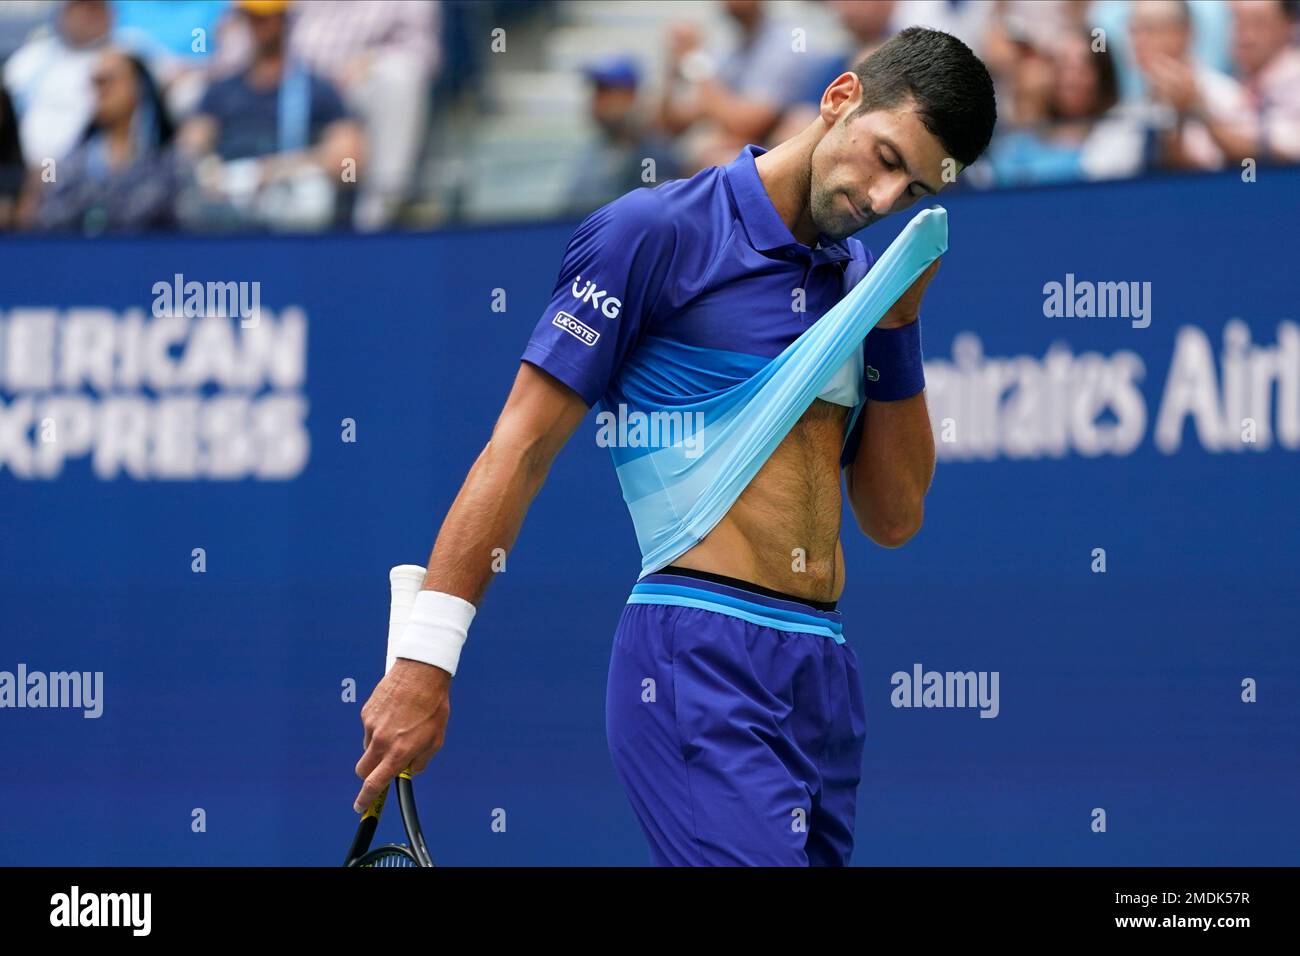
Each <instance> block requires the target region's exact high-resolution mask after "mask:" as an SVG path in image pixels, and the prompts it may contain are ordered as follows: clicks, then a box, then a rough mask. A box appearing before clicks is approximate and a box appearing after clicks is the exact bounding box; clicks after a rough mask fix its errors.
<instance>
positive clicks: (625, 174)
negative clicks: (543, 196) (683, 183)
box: [569, 57, 679, 213]
mask: <svg viewBox="0 0 1300 956" xmlns="http://www.w3.org/2000/svg"><path fill="white" fill-rule="evenodd" d="M585 73H586V75H587V79H588V80H589V81H590V82H591V106H590V109H591V118H592V120H593V121H594V122H595V124H596V126H597V127H598V128H599V130H600V137H601V141H600V144H599V145H598V146H597V147H596V148H595V149H592V150H590V151H588V152H586V153H585V154H584V155H583V158H582V160H581V161H580V162H579V164H578V169H577V170H576V173H575V175H574V179H573V184H572V185H571V186H570V188H569V206H570V208H571V209H572V210H573V211H574V212H575V213H588V212H591V210H593V209H596V208H597V207H599V206H603V205H604V204H605V203H607V202H611V201H613V200H614V199H617V198H618V197H619V196H621V195H623V194H624V193H625V192H629V191H630V190H633V189H637V188H639V187H641V186H647V185H654V184H655V183H657V182H662V181H663V180H665V179H674V178H676V177H677V175H678V172H679V171H678V168H677V161H676V158H675V157H674V155H673V152H672V147H671V145H670V144H669V143H668V142H667V141H666V140H664V139H663V137H661V136H660V135H659V134H658V133H656V132H654V131H653V130H650V129H649V128H648V127H647V125H646V123H645V122H644V120H643V119H642V117H641V116H639V115H638V113H637V87H638V85H639V83H640V72H639V70H638V69H637V66H636V63H635V62H634V61H633V60H632V59H631V58H629V57H611V58H609V59H606V60H602V61H600V62H597V63H593V64H591V65H590V66H588V67H587V69H586V70H585ZM646 160H651V161H652V163H653V167H652V172H653V175H652V178H649V179H647V178H646V175H647V172H648V170H647V167H646V165H645V164H646Z"/></svg>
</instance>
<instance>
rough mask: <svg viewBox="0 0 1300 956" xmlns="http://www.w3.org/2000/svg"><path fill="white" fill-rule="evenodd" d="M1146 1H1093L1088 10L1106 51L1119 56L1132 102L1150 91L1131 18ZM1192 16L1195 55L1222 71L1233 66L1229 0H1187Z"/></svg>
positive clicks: (1124, 91)
mask: <svg viewBox="0 0 1300 956" xmlns="http://www.w3.org/2000/svg"><path fill="white" fill-rule="evenodd" d="M1144 2H1145V0H1092V2H1091V3H1089V4H1088V5H1087V6H1088V9H1087V15H1088V16H1087V20H1088V26H1090V27H1093V28H1095V29H1096V30H1099V31H1101V32H1100V34H1099V36H1101V37H1104V39H1105V41H1106V50H1107V52H1109V53H1110V55H1111V56H1112V57H1114V59H1115V69H1116V71H1117V72H1118V73H1119V96H1120V100H1121V101H1124V102H1130V101H1133V100H1136V99H1139V98H1140V97H1141V96H1142V95H1143V94H1144V93H1145V92H1146V81H1145V80H1144V79H1143V78H1142V71H1141V70H1139V69H1138V66H1137V60H1136V59H1135V58H1134V55H1133V44H1132V43H1131V42H1130V39H1129V37H1130V34H1129V29H1128V18H1129V15H1130V14H1131V13H1132V12H1133V10H1135V9H1137V7H1138V6H1140V5H1141V4H1142V3H1144ZM1187 7H1188V10H1189V11H1190V13H1191V16H1192V57H1193V59H1195V61H1196V62H1197V63H1200V64H1202V65H1203V66H1208V67H1209V68H1210V69H1212V70H1217V71H1218V72H1220V73H1227V72H1229V71H1230V70H1231V69H1232V57H1231V55H1230V51H1229V49H1228V46H1229V44H1228V36H1229V33H1230V32H1231V30H1230V19H1231V14H1230V13H1229V11H1228V4H1227V0H1187Z"/></svg>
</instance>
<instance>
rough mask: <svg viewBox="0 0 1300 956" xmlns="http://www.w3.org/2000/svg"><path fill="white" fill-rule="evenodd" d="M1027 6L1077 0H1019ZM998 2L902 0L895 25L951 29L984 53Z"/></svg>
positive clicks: (983, 0) (951, 31)
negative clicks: (990, 19) (991, 20)
mask: <svg viewBox="0 0 1300 956" xmlns="http://www.w3.org/2000/svg"><path fill="white" fill-rule="evenodd" d="M1016 2H1017V3H1018V4H1023V5H1025V6H1027V7H1038V6H1045V7H1053V6H1057V5H1059V4H1061V3H1066V2H1073V0H1016ZM993 7H994V4H993V3H992V2H990V0H902V2H900V3H899V4H898V7H897V8H896V9H895V10H894V27H895V29H896V30H901V29H903V28H904V27H929V28H930V29H931V30H942V31H943V32H944V33H951V34H952V35H953V36H955V37H956V38H957V39H959V40H961V41H962V42H963V43H965V44H966V45H967V46H968V47H970V48H971V49H972V50H974V51H975V53H976V55H978V56H981V57H982V56H983V55H984V51H983V49H982V43H983V41H984V36H985V34H986V33H987V31H988V23H989V18H990V17H991V16H992V15H993Z"/></svg>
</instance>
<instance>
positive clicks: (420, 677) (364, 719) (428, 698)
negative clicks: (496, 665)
mask: <svg viewBox="0 0 1300 956" xmlns="http://www.w3.org/2000/svg"><path fill="white" fill-rule="evenodd" d="M450 716H451V675H450V674H448V673H447V672H446V671H445V670H443V669H442V668H441V667H434V666H433V665H431V664H423V663H421V662H420V661H411V660H406V659H405V658H398V660H397V661H396V663H394V664H393V669H392V670H390V671H389V672H388V673H387V674H386V675H385V676H384V679H383V680H381V681H380V682H379V684H378V686H376V687H375V689H374V692H373V693H371V695H370V699H369V700H368V701H366V705H365V706H364V707H362V708H361V723H362V726H363V727H365V731H366V736H365V744H364V746H365V748H366V752H365V753H363V754H362V755H361V760H359V761H358V762H357V776H358V777H360V778H362V779H363V780H364V781H365V784H364V785H363V786H362V787H361V792H360V793H358V794H357V799H356V803H354V804H353V809H354V810H356V811H357V813H360V812H361V811H362V810H364V809H365V808H366V807H368V806H369V805H370V803H371V801H373V800H374V799H375V797H377V796H379V795H380V794H381V793H383V792H384V790H385V788H387V786H388V785H389V784H390V783H391V782H392V780H393V778H394V777H396V776H397V775H398V774H399V773H401V772H402V771H403V770H404V769H405V768H406V767H408V766H409V767H410V768H411V770H412V771H414V772H415V773H419V772H420V771H421V770H423V769H424V768H425V767H426V766H428V764H429V761H430V760H431V759H432V758H433V755H434V754H435V753H437V752H438V751H439V750H441V749H442V743H443V740H444V739H446V736H447V718H448V717H450Z"/></svg>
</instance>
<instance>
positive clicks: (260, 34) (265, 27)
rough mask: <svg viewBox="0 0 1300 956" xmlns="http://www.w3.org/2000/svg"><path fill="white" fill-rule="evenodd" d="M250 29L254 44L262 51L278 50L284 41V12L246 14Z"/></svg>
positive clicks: (273, 51)
mask: <svg viewBox="0 0 1300 956" xmlns="http://www.w3.org/2000/svg"><path fill="white" fill-rule="evenodd" d="M246 19H247V20H248V28H249V31H250V32H251V33H252V35H253V46H254V47H256V48H257V50H258V52H260V53H275V52H278V51H279V49H280V47H281V45H282V44H283V42H284V14H283V13H269V14H256V13H248V14H246Z"/></svg>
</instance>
